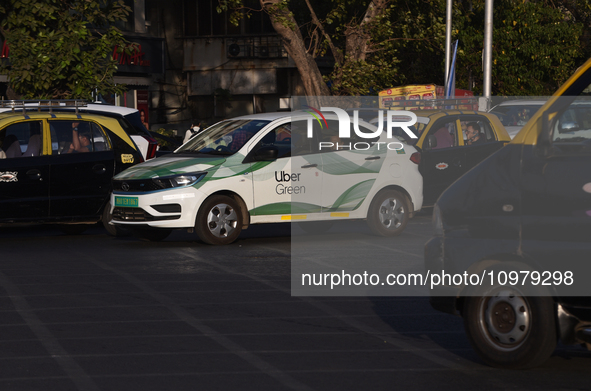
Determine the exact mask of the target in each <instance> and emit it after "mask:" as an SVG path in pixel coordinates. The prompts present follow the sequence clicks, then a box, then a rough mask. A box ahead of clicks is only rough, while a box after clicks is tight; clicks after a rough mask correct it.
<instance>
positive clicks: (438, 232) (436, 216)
mask: <svg viewBox="0 0 591 391" xmlns="http://www.w3.org/2000/svg"><path fill="white" fill-rule="evenodd" d="M433 233H434V234H435V236H443V218H442V217H441V210H440V209H439V205H437V204H435V206H434V207H433Z"/></svg>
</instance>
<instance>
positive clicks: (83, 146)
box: [67, 122, 92, 153]
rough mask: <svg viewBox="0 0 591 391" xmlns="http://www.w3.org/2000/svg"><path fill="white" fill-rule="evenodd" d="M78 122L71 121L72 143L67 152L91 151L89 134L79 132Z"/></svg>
mask: <svg viewBox="0 0 591 391" xmlns="http://www.w3.org/2000/svg"><path fill="white" fill-rule="evenodd" d="M78 125H80V123H79V122H72V128H73V129H72V144H70V149H68V152H67V153H72V152H74V151H75V152H90V151H92V143H91V142H90V134H89V133H88V132H80V131H79V130H78Z"/></svg>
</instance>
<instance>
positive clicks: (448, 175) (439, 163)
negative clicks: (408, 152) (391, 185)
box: [372, 101, 511, 206]
mask: <svg viewBox="0 0 591 391" xmlns="http://www.w3.org/2000/svg"><path fill="white" fill-rule="evenodd" d="M426 103H428V101H427V102H426ZM413 113H415V114H416V116H417V123H416V124H415V125H414V126H413V127H412V130H413V132H415V134H416V136H417V138H416V139H412V138H410V137H408V135H407V134H405V133H404V132H402V131H400V132H399V134H398V136H400V137H402V138H404V139H405V141H406V142H407V143H409V144H411V145H413V146H414V147H416V148H417V149H419V150H420V151H421V154H420V163H419V171H420V173H421V175H422V176H423V205H424V206H431V205H433V204H435V201H437V198H438V197H439V196H440V195H441V193H442V192H443V191H444V190H445V189H446V188H447V187H448V186H449V185H451V184H452V183H453V182H454V181H456V180H457V179H458V178H459V177H461V176H462V175H464V174H465V173H466V172H468V171H469V170H470V169H471V168H472V167H474V166H476V165H477V164H478V163H480V162H481V161H482V160H484V159H485V158H487V157H488V156H489V155H491V154H492V153H494V152H496V151H498V150H499V149H500V148H502V147H503V146H505V145H506V144H508V143H509V141H511V137H510V136H509V134H508V133H507V131H506V130H505V127H504V126H503V124H502V123H501V121H500V120H499V118H498V117H497V116H496V115H494V114H489V113H485V112H480V111H471V110H454V109H437V110H414V111H413ZM372 122H375V119H374V121H372ZM468 129H471V130H474V132H475V133H473V134H471V135H470V136H468ZM473 140H474V141H473Z"/></svg>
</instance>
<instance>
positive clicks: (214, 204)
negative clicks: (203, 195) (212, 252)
mask: <svg viewBox="0 0 591 391" xmlns="http://www.w3.org/2000/svg"><path fill="white" fill-rule="evenodd" d="M195 231H196V232H197V236H199V239H201V240H202V241H204V242H205V243H207V244H215V245H221V244H230V243H232V242H234V241H235V240H236V239H238V236H239V235H240V232H241V231H242V213H241V211H240V206H239V205H238V203H237V202H236V201H235V200H234V199H233V198H231V197H228V196H224V195H214V196H211V197H209V198H208V199H206V200H205V201H204V202H203V204H202V205H201V208H200V209H199V212H198V213H197V219H196V221H195Z"/></svg>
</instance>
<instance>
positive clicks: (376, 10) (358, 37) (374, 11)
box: [345, 0, 388, 61]
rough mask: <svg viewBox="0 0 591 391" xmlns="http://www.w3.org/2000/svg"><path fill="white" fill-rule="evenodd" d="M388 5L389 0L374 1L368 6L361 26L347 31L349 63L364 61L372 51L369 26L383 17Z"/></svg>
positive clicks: (350, 26) (351, 26) (348, 27)
mask: <svg viewBox="0 0 591 391" xmlns="http://www.w3.org/2000/svg"><path fill="white" fill-rule="evenodd" d="M387 4H388V1H387V0H373V1H372V2H371V3H369V5H368V6H367V11H365V15H364V16H363V19H362V20H361V22H359V24H357V25H349V26H347V29H346V30H345V42H346V44H345V52H346V53H347V57H348V60H349V61H362V60H365V59H366V58H367V53H368V52H369V51H370V48H369V44H370V42H371V32H370V31H369V30H370V28H369V26H368V24H370V23H371V22H373V21H374V20H375V18H376V17H378V16H380V15H382V13H383V12H384V10H385V9H386V5H387Z"/></svg>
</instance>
